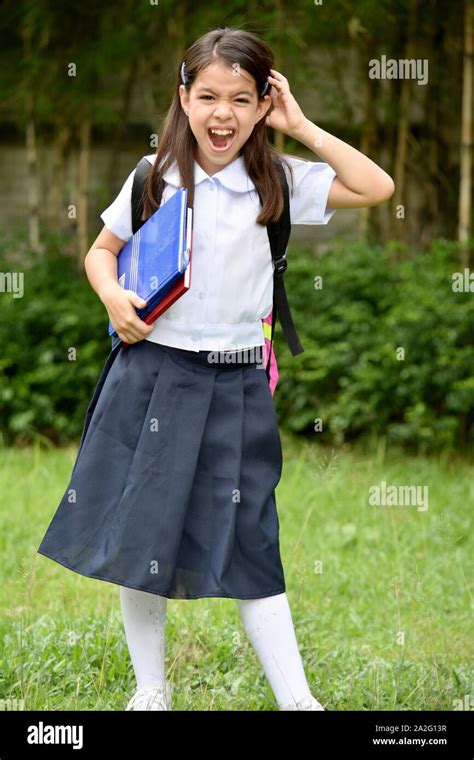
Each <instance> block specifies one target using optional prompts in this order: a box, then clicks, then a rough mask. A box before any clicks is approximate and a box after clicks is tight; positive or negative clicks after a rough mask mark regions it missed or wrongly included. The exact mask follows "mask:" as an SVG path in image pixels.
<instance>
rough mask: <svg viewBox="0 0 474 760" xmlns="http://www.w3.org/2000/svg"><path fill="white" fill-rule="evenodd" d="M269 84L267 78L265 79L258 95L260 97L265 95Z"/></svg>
mask: <svg viewBox="0 0 474 760" xmlns="http://www.w3.org/2000/svg"><path fill="white" fill-rule="evenodd" d="M269 84H270V82H269V81H268V79H267V81H266V82H265V85H264V87H263V90H262V92H261V93H260V97H261V98H263V96H264V95H265V93H266V91H267V90H268V85H269Z"/></svg>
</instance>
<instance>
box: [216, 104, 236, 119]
mask: <svg viewBox="0 0 474 760" xmlns="http://www.w3.org/2000/svg"><path fill="white" fill-rule="evenodd" d="M214 113H215V115H216V116H219V117H220V118H221V119H225V117H226V116H227V117H229V116H230V117H232V109H231V107H230V103H229V101H228V100H219V101H218V103H217V104H216V107H215V109H214Z"/></svg>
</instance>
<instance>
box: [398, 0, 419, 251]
mask: <svg viewBox="0 0 474 760" xmlns="http://www.w3.org/2000/svg"><path fill="white" fill-rule="evenodd" d="M417 5H418V0H410V5H409V11H408V14H409V15H408V29H407V41H406V45H405V55H404V56H403V57H404V58H405V59H410V60H411V59H413V58H415V52H416V46H415V25H416V15H417ZM411 94H412V84H411V80H410V79H408V78H404V79H402V83H401V88H400V118H399V120H398V129H397V145H396V149H395V168H394V177H393V180H394V182H395V193H394V195H393V199H392V237H394V238H398V239H405V238H406V233H407V229H406V225H407V217H406V209H407V207H408V203H407V200H408V199H407V197H406V189H407V185H406V166H407V156H408V132H409V129H410V124H409V118H410V98H411ZM401 204H404V206H405V219H404V220H403V221H402V222H400V220H399V219H397V217H396V214H395V211H396V209H397V207H398V206H400V205H401Z"/></svg>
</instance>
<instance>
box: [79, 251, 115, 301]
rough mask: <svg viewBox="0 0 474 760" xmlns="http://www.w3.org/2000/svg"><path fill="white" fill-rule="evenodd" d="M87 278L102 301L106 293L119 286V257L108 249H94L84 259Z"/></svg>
mask: <svg viewBox="0 0 474 760" xmlns="http://www.w3.org/2000/svg"><path fill="white" fill-rule="evenodd" d="M84 268H85V270H86V274H87V278H88V280H89V282H90V284H91V285H92V287H93V288H94V290H95V292H96V293H97V295H98V296H99V298H100V299H101V300H102V298H103V295H104V293H105V292H106V291H107V290H109V289H110V288H111V287H112V288H113V287H115V286H118V287H120V285H119V284H118V279H117V256H116V255H115V254H114V253H112V251H109V250H108V249H107V248H93V249H92V250H90V251H89V252H88V254H87V256H86V258H85V259H84Z"/></svg>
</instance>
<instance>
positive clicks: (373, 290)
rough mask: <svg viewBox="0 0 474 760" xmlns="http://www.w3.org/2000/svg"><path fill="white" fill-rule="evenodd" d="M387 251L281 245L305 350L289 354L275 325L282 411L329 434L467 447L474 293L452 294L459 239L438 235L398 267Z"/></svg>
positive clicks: (291, 422) (292, 423)
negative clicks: (321, 250)
mask: <svg viewBox="0 0 474 760" xmlns="http://www.w3.org/2000/svg"><path fill="white" fill-rule="evenodd" d="M392 250H393V247H392V246H387V247H386V248H385V249H382V248H380V247H377V246H376V247H368V246H365V245H363V244H361V243H350V244H348V243H346V242H344V243H340V242H336V243H335V244H334V245H333V246H332V247H331V249H330V250H328V251H327V252H326V253H325V254H324V255H323V256H321V257H320V258H318V259H315V257H314V255H312V254H311V252H310V251H308V250H300V249H293V248H292V247H290V250H289V253H288V260H289V266H288V271H287V273H286V275H285V277H286V283H287V285H286V287H287V292H288V297H289V300H290V303H291V306H292V311H293V315H294V320H295V324H296V326H297V330H298V333H299V335H300V337H301V341H302V343H303V346H304V348H305V351H304V353H303V354H300V355H298V356H296V357H292V356H291V354H290V352H289V350H288V349H287V348H286V344H284V342H283V340H282V336H281V331H280V329H279V328H277V331H278V340H277V343H276V352H277V360H278V364H279V371H280V382H279V385H278V386H277V391H276V394H275V400H276V404H277V409H278V412H279V419H280V421H281V423H282V424H283V425H286V426H288V427H289V428H291V429H292V430H293V431H295V432H306V433H309V432H311V433H312V434H313V435H314V431H315V430H317V429H318V428H317V424H316V423H315V421H316V420H318V419H320V420H322V432H321V433H320V436H321V438H320V439H321V440H322V441H327V442H329V441H331V442H336V443H341V442H342V441H345V440H350V439H352V438H354V437H356V436H359V435H360V434H362V433H369V432H370V433H375V434H379V435H385V436H387V439H388V440H390V441H393V442H397V443H401V444H403V445H404V446H406V447H408V448H416V449H420V450H435V449H440V448H450V447H455V446H461V445H462V446H466V445H469V444H472V442H473V425H472V422H473V417H474V355H473V350H472V349H473V338H474V293H472V292H464V293H455V292H453V288H452V276H453V273H454V272H457V271H459V270H460V267H459V263H458V262H459V254H458V252H457V246H456V245H455V244H452V243H449V242H448V241H444V240H438V241H435V242H433V243H432V245H431V247H430V249H429V250H428V251H427V252H424V253H417V254H413V253H411V254H410V258H404V259H402V260H401V261H398V262H397V263H392V262H391V253H392ZM406 255H407V253H406V251H405V256H406ZM316 276H321V277H322V280H323V285H322V288H321V289H315V287H314V278H315V277H316ZM400 347H401V348H403V349H404V354H405V355H404V359H403V360H401V359H400V358H398V357H397V349H399V348H400Z"/></svg>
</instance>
